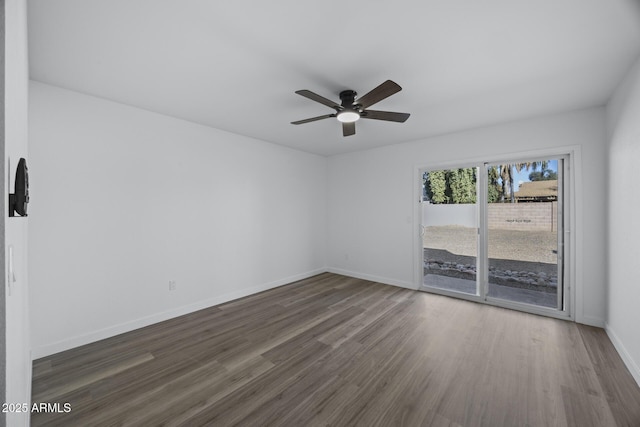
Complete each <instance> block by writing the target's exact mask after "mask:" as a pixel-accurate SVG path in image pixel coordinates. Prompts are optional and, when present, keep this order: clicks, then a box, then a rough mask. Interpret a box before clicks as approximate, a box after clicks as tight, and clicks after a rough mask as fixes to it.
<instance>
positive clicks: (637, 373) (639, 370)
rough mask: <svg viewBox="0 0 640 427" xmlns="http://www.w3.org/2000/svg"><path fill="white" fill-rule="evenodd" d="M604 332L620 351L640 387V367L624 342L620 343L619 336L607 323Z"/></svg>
mask: <svg viewBox="0 0 640 427" xmlns="http://www.w3.org/2000/svg"><path fill="white" fill-rule="evenodd" d="M604 330H605V331H606V332H607V335H608V336H609V339H610V340H611V342H612V343H613V346H614V347H615V348H616V350H617V351H618V354H619V355H620V357H621V358H622V361H623V362H624V364H625V365H626V366H627V369H629V372H631V375H632V376H633V379H635V380H636V382H637V383H638V386H640V367H638V363H636V361H635V360H633V358H632V357H631V355H630V354H629V352H628V351H627V349H626V347H625V346H624V344H622V341H620V338H618V335H617V334H616V333H615V332H614V330H613V329H611V326H609V324H608V323H605V328H604Z"/></svg>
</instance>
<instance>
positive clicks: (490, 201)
mask: <svg viewBox="0 0 640 427" xmlns="http://www.w3.org/2000/svg"><path fill="white" fill-rule="evenodd" d="M567 162H568V158H567V157H565V156H550V157H540V158H531V159H513V160H509V161H500V162H486V163H481V164H478V165H475V166H467V167H460V168H447V169H440V168H434V169H423V170H421V180H422V200H421V203H420V205H421V242H422V267H423V270H422V273H423V274H422V277H423V280H422V283H421V289H422V290H425V291H430V292H435V293H442V294H446V295H449V296H458V297H461V298H466V299H472V300H476V301H479V302H487V303H491V304H495V305H501V306H506V307H510V308H516V309H521V310H524V311H531V312H536V313H541V314H551V315H558V316H567V315H568V299H567V298H566V291H565V265H564V261H565V252H566V251H567V245H565V242H564V240H563V238H564V235H565V233H564V229H565V227H566V222H567V218H568V216H567V215H566V209H565V203H564V198H565V196H566V191H567V190H566V189H567V188H568V187H567V185H566V184H567V182H566V176H565V169H566V168H567Z"/></svg>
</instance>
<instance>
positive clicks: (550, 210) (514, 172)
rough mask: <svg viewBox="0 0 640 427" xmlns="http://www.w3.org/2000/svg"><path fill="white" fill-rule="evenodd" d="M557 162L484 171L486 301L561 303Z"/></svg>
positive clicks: (531, 163) (492, 168)
mask: <svg viewBox="0 0 640 427" xmlns="http://www.w3.org/2000/svg"><path fill="white" fill-rule="evenodd" d="M561 162H562V161H561V160H559V159H541V160H537V161H533V162H520V163H517V162H514V163H508V164H500V165H493V166H489V167H488V169H487V173H488V194H487V196H488V201H489V204H488V210H487V219H488V230H487V238H488V251H489V252H488V256H489V291H488V294H487V295H488V296H489V297H494V298H500V299H505V300H510V301H516V302H522V303H526V304H533V305H536V306H541V307H550V308H556V307H558V305H559V304H561V303H559V301H560V300H559V298H558V272H559V269H558V233H559V230H558V195H559V194H561V192H558V186H559V183H561V177H560V176H559V175H560V174H561V171H562V168H559V167H558V165H559V163H560V164H561ZM559 308H562V307H559Z"/></svg>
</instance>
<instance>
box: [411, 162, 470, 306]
mask: <svg viewBox="0 0 640 427" xmlns="http://www.w3.org/2000/svg"><path fill="white" fill-rule="evenodd" d="M477 173H478V169H477V168H461V169H447V170H436V171H429V172H426V173H425V174H424V175H423V199H424V201H423V203H422V227H423V251H424V268H423V271H424V281H423V285H424V286H426V287H433V288H440V289H447V290H450V291H455V292H463V293H467V294H473V295H477V293H478V292H477V285H476V270H477V255H478V211H477V209H478V207H477V203H476V202H477V201H476V198H477V197H476V196H477Z"/></svg>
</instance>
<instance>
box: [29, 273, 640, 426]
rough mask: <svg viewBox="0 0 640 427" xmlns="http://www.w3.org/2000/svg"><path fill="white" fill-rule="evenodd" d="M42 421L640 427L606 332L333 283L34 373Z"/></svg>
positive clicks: (327, 280) (299, 288)
mask: <svg viewBox="0 0 640 427" xmlns="http://www.w3.org/2000/svg"><path fill="white" fill-rule="evenodd" d="M32 392H33V400H34V401H37V402H42V401H48V402H49V403H54V402H59V403H65V402H69V403H70V404H71V407H72V411H71V412H70V413H45V412H42V413H33V414H32V425H34V426H41V425H46V426H65V427H68V426H94V425H95V426H102V425H106V426H112V425H113V426H116V425H118V426H140V425H144V426H156V425H167V426H210V425H221V426H231V425H242V426H247V425H260V426H267V425H273V426H326V425H332V426H359V425H362V426H367V427H374V426H394V427H395V426H433V427H443V426H448V427H461V426H464V427H472V426H490V427H500V426H560V427H563V426H570V427H573V426H576V427H582V426H589V425H597V426H605V427H608V426H611V427H616V426H620V427H622V426H631V427H633V426H640V388H638V385H637V384H636V383H635V381H634V380H633V377H632V376H631V374H630V373H629V372H628V370H626V368H625V366H624V364H623V363H622V360H621V359H620V357H619V356H618V354H617V353H616V352H615V349H614V348H613V346H612V344H611V342H610V341H609V339H608V337H607V336H606V333H604V331H602V330H601V329H598V328H592V327H587V326H582V325H576V324H575V323H572V322H568V321H562V320H557V319H551V318H545V317H540V316H535V315H530V314H525V313H520V312H516V311H511V310H507V309H502V308H498V307H491V306H487V305H482V304H475V303H472V302H468V301H462V300H456V299H452V298H448V297H444V296H438V295H432V294H425V293H421V292H416V291H411V290H408V289H404V288H398V287H393V286H387V285H383V284H380V283H374V282H370V281H366V280H361V279H356V278H350V277H344V276H340V275H336V274H331V273H323V274H321V275H318V276H315V277H312V278H308V279H304V280H301V281H298V282H295V283H292V284H290V285H286V286H281V287H278V288H275V289H272V290H270V291H265V292H261V293H259V294H255V295H250V296H247V297H244V298H241V299H238V300H235V301H231V302H228V303H225V304H222V305H220V306H216V307H211V308H208V309H205V310H200V311H198V312H194V313H190V314H188V315H185V316H181V317H178V318H175V319H170V320H167V321H165V322H160V323H158V324H154V325H151V326H148V327H146V328H141V329H139V330H136V331H132V332H130V333H126V334H121V335H118V336H116V337H112V338H109V339H106V340H103V341H100V342H96V343H92V344H89V345H86V346H83V347H79V348H76V349H72V350H68V351H65V352H62V353H58V354H55V355H52V356H49V357H46V358H42V359H39V360H36V361H34V363H33V386H32Z"/></svg>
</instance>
